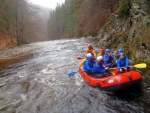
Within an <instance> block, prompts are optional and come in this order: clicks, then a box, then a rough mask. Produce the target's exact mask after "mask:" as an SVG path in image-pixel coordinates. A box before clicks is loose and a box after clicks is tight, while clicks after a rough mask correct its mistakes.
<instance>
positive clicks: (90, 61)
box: [83, 55, 96, 74]
mask: <svg viewBox="0 0 150 113" xmlns="http://www.w3.org/2000/svg"><path fill="white" fill-rule="evenodd" d="M95 63H96V61H95V59H94V56H93V55H88V56H87V58H86V61H85V62H84V67H83V71H84V72H86V73H87V74H93V65H94V64H95Z"/></svg>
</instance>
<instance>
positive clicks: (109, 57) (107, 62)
mask: <svg viewBox="0 0 150 113" xmlns="http://www.w3.org/2000/svg"><path fill="white" fill-rule="evenodd" d="M103 59H104V65H105V66H106V67H110V68H112V67H115V66H116V64H113V61H114V57H113V56H112V55H111V53H110V49H106V50H105V55H104V56H103Z"/></svg>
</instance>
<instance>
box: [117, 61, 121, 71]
mask: <svg viewBox="0 0 150 113" xmlns="http://www.w3.org/2000/svg"><path fill="white" fill-rule="evenodd" d="M117 68H118V69H120V68H121V67H120V59H118V60H117Z"/></svg>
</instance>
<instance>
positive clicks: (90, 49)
mask: <svg viewBox="0 0 150 113" xmlns="http://www.w3.org/2000/svg"><path fill="white" fill-rule="evenodd" d="M87 47H88V48H87V50H86V52H85V57H86V55H87V54H88V53H91V54H92V55H93V56H94V57H95V58H96V52H95V50H94V49H93V46H92V45H91V44H88V46H87Z"/></svg>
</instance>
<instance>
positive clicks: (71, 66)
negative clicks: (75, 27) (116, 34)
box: [0, 38, 150, 113]
mask: <svg viewBox="0 0 150 113" xmlns="http://www.w3.org/2000/svg"><path fill="white" fill-rule="evenodd" d="M92 42H93V41H92V39H84V38H82V39H71V40H56V41H49V42H40V43H38V44H39V45H41V48H38V49H35V50H34V51H30V52H29V53H28V54H32V56H31V57H29V58H27V59H25V60H22V61H19V62H17V63H13V64H11V65H9V66H6V67H5V68H2V69H1V70H0V112H1V113H15V112H16V113H150V109H149V108H150V83H149V82H148V81H147V79H146V78H145V77H144V75H143V81H142V84H141V87H140V88H138V89H132V90H131V91H123V92H118V93H108V92H103V91H101V90H99V89H98V88H93V87H91V86H89V85H88V84H87V83H86V82H84V80H83V79H82V77H81V76H80V74H79V73H77V74H76V75H75V76H73V77H68V73H70V72H72V71H77V70H78V67H79V62H80V61H78V60H77V56H84V52H85V49H86V46H87V44H88V43H91V44H92ZM96 49H97V50H98V48H96Z"/></svg>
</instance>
